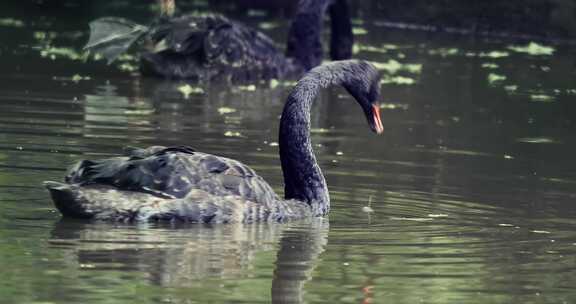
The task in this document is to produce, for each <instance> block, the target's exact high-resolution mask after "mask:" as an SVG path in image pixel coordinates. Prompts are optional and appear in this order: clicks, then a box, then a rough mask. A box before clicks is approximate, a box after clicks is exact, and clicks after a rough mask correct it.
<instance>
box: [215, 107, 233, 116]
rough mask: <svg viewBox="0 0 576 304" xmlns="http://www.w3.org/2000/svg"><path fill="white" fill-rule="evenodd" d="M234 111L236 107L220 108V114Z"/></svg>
mask: <svg viewBox="0 0 576 304" xmlns="http://www.w3.org/2000/svg"><path fill="white" fill-rule="evenodd" d="M234 112H236V109H234V108H228V107H221V108H218V114H220V115H224V114H231V113H234Z"/></svg>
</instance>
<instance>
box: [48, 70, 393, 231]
mask: <svg viewBox="0 0 576 304" xmlns="http://www.w3.org/2000/svg"><path fill="white" fill-rule="evenodd" d="M333 85H341V86H343V87H344V88H345V89H346V90H347V91H348V92H349V93H350V94H351V95H352V96H353V97H354V98H355V99H356V101H357V103H358V104H359V105H360V107H361V108H362V109H363V111H364V114H365V116H366V119H367V121H368V124H369V125H370V127H371V129H372V131H374V132H376V133H381V132H382V131H383V127H382V122H381V119H380V108H379V102H378V98H379V90H380V77H379V75H378V72H377V71H376V69H375V68H374V66H372V65H371V64H369V63H367V62H364V61H356V60H345V61H337V62H333V63H328V64H325V65H322V66H319V67H317V68H314V69H312V70H311V71H310V72H308V73H307V74H306V75H305V76H304V77H303V78H302V79H301V80H300V81H298V83H297V84H296V86H295V87H294V89H293V90H292V91H291V93H290V94H289V96H288V98H287V101H286V104H285V106H284V110H283V112H282V117H281V119H280V128H279V148H280V161H281V164H282V172H283V175H284V199H281V198H280V197H279V196H278V195H276V193H275V192H274V190H272V188H271V187H270V185H269V184H268V183H267V182H266V181H265V180H264V179H262V178H261V177H260V176H258V175H257V174H256V172H254V170H252V169H251V168H250V167H248V166H246V165H244V164H242V163H241V162H239V161H236V160H233V159H228V158H224V157H220V156H215V155H211V154H206V153H201V152H197V151H194V150H193V149H192V148H189V147H185V146H180V147H159V146H153V147H150V148H147V149H134V150H131V151H129V153H128V154H129V155H127V156H124V157H114V158H108V159H101V160H83V161H80V162H79V163H77V164H76V165H75V166H73V167H72V169H71V170H70V171H69V172H68V175H67V176H66V180H65V183H59V182H45V186H46V187H47V188H48V190H49V191H50V194H51V196H52V199H53V201H54V203H55V205H56V207H57V208H58V210H60V212H61V213H62V214H63V215H64V216H68V217H76V218H94V219H102V220H118V221H147V220H180V221H185V222H203V223H222V222H254V221H285V220H290V219H297V218H304V217H312V216H323V215H326V214H327V213H328V211H329V210H330V197H329V194H328V188H327V185H326V181H325V179H324V175H323V174H322V171H321V170H320V167H319V166H318V163H317V162H316V157H315V156H314V153H313V151H312V144H311V141H310V108H311V106H312V103H313V101H314V99H315V98H316V95H317V94H318V91H319V90H320V89H322V88H326V87H329V86H333Z"/></svg>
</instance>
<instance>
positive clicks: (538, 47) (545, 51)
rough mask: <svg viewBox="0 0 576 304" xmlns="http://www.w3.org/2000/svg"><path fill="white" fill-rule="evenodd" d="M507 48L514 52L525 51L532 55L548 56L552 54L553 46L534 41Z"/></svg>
mask: <svg viewBox="0 0 576 304" xmlns="http://www.w3.org/2000/svg"><path fill="white" fill-rule="evenodd" d="M508 49H509V50H512V51H514V52H518V53H525V54H528V55H532V56H550V55H552V54H554V48H553V47H551V46H545V45H542V44H538V43H536V42H530V43H529V44H528V45H526V46H509V47H508Z"/></svg>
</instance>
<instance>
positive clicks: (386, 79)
mask: <svg viewBox="0 0 576 304" xmlns="http://www.w3.org/2000/svg"><path fill="white" fill-rule="evenodd" d="M380 83H382V84H399V85H413V84H415V83H416V80H414V79H413V78H410V77H404V76H382V79H381V80H380Z"/></svg>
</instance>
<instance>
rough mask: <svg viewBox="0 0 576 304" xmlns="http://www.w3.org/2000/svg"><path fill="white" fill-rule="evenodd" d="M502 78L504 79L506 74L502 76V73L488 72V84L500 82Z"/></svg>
mask: <svg viewBox="0 0 576 304" xmlns="http://www.w3.org/2000/svg"><path fill="white" fill-rule="evenodd" d="M504 80H506V76H504V75H499V74H496V73H490V74H488V83H489V84H490V85H495V84H497V83H500V82H502V81H504Z"/></svg>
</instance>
